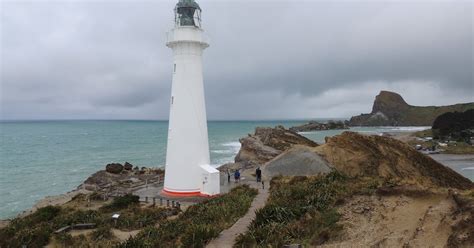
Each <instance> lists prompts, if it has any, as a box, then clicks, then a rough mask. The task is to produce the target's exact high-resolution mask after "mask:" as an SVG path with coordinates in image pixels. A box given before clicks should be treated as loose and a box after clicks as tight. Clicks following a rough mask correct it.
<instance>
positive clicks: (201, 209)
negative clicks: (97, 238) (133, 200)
mask: <svg viewBox="0 0 474 248" xmlns="http://www.w3.org/2000/svg"><path fill="white" fill-rule="evenodd" d="M256 195H257V190H256V189H252V188H250V187H249V186H247V185H242V186H239V187H236V188H234V189H232V190H231V191H230V192H229V193H227V194H225V195H222V196H219V197H216V198H211V199H208V200H206V201H204V202H201V203H198V204H196V205H193V206H191V207H189V208H188V209H187V210H186V211H185V212H184V213H183V214H181V215H179V216H178V218H176V219H174V220H169V221H164V222H162V223H160V226H159V227H154V226H150V227H147V228H145V229H144V230H142V231H141V232H140V233H139V234H138V235H137V236H135V237H133V238H130V239H128V240H127V241H126V242H124V243H122V244H121V246H120V247H204V246H205V244H207V243H208V242H209V241H210V240H211V239H213V238H215V237H217V236H218V235H219V233H220V232H221V231H222V230H224V229H227V228H229V227H230V226H232V225H233V224H234V223H235V222H236V221H237V220H238V219H239V218H240V217H241V216H243V215H244V214H245V213H246V212H247V210H248V209H249V207H250V204H251V202H252V200H253V198H254V197H255V196H256Z"/></svg>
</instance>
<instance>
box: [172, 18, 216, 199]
mask: <svg viewBox="0 0 474 248" xmlns="http://www.w3.org/2000/svg"><path fill="white" fill-rule="evenodd" d="M167 46H168V47H170V48H172V49H173V63H174V66H173V69H174V71H173V81H172V86H171V107H170V116H169V130H168V146H167V151H166V171H165V184H164V189H165V191H168V192H173V193H195V192H198V193H199V192H200V191H201V184H202V182H201V174H202V169H201V168H200V166H201V165H208V164H210V158H209V142H208V133H207V118H206V106H205V101H204V85H203V75H202V51H203V50H204V49H205V48H206V47H207V46H208V44H207V43H205V42H204V39H203V31H202V29H199V28H196V27H177V28H175V29H173V30H172V31H171V32H170V33H169V34H168V42H167Z"/></svg>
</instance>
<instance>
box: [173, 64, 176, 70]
mask: <svg viewBox="0 0 474 248" xmlns="http://www.w3.org/2000/svg"><path fill="white" fill-rule="evenodd" d="M173 72H176V64H174V67H173Z"/></svg>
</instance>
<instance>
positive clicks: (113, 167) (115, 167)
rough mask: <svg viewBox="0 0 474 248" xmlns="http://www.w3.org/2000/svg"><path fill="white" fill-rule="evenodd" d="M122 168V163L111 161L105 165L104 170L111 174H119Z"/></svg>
mask: <svg viewBox="0 0 474 248" xmlns="http://www.w3.org/2000/svg"><path fill="white" fill-rule="evenodd" d="M122 170H123V165H121V164H119V163H111V164H108V165H106V166H105V171H107V172H109V173H113V174H119V173H120V172H122Z"/></svg>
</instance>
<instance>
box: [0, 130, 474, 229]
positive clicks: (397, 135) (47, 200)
mask: <svg viewBox="0 0 474 248" xmlns="http://www.w3.org/2000/svg"><path fill="white" fill-rule="evenodd" d="M342 131H348V130H345V129H344V130H342ZM314 132H318V131H314ZM415 132H416V131H408V130H407V131H400V132H393V131H387V132H381V133H371V134H369V133H366V135H387V136H389V137H392V138H394V139H398V140H400V141H403V142H405V143H406V142H408V141H409V140H412V139H414V136H413V134H414V133H415ZM301 133H302V134H304V133H305V132H301ZM442 155H443V159H439V158H437V156H432V155H428V156H430V157H431V158H433V159H435V160H436V161H438V162H440V163H441V164H443V165H444V166H447V167H449V168H452V167H453V165H452V164H446V163H447V162H448V161H456V160H457V159H458V158H461V157H466V158H467V159H468V160H469V161H471V160H472V161H474V155H473V154H442ZM229 163H233V161H231V162H229ZM229 163H224V164H220V165H219V166H217V167H216V169H219V168H225V166H226V165H228V164H229ZM101 171H103V170H99V171H96V172H94V173H92V174H91V175H90V176H89V177H88V178H86V179H85V180H84V182H83V183H81V184H80V185H78V186H77V187H76V188H75V189H73V190H71V191H69V192H66V193H63V194H59V195H52V196H46V197H44V198H42V199H40V200H38V201H36V202H35V203H34V205H33V206H32V207H30V208H28V209H25V210H23V211H21V212H20V213H18V214H16V215H15V216H13V217H10V218H6V219H0V228H3V227H5V226H6V225H8V223H10V221H11V220H13V219H15V218H23V217H25V216H27V215H29V214H31V213H34V212H35V211H36V210H37V209H38V208H42V207H45V206H50V205H51V206H58V205H59V206H60V205H64V204H66V203H67V202H69V201H71V200H72V199H73V198H74V197H75V196H77V195H79V194H88V193H92V192H93V191H91V190H88V189H86V188H87V185H86V183H85V182H86V181H87V179H89V178H91V177H93V176H94V175H96V174H97V173H99V172H101ZM458 173H459V171H458ZM463 174H464V173H463ZM473 174H474V172H473ZM464 177H466V178H468V179H470V180H471V181H474V179H472V178H470V177H468V176H464ZM89 188H90V187H89ZM132 188H133V187H130V189H132ZM138 191H139V190H138Z"/></svg>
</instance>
